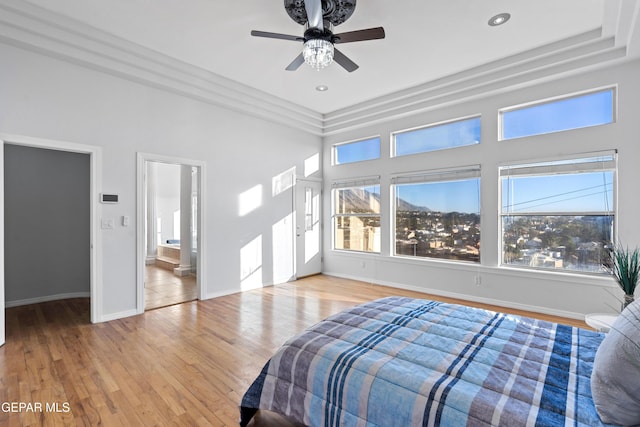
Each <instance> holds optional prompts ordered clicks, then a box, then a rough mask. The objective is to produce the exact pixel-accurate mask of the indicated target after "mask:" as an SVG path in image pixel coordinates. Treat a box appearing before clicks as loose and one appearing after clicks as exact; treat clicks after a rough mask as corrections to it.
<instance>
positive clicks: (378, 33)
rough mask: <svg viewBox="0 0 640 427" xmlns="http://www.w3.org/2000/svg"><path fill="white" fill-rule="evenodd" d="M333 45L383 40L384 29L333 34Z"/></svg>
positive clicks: (377, 28)
mask: <svg viewBox="0 0 640 427" xmlns="http://www.w3.org/2000/svg"><path fill="white" fill-rule="evenodd" d="M333 37H334V43H351V42H359V41H365V40H376V39H383V38H384V28H382V27H376V28H368V29H366V30H357V31H348V32H346V33H340V34H334V36H333Z"/></svg>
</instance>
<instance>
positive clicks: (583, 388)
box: [240, 297, 606, 427]
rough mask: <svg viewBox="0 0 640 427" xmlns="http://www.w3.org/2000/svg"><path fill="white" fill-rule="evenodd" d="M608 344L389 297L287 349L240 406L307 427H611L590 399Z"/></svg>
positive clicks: (327, 323)
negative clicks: (597, 362) (600, 351)
mask: <svg viewBox="0 0 640 427" xmlns="http://www.w3.org/2000/svg"><path fill="white" fill-rule="evenodd" d="M603 338H604V334H602V333H599V332H594V331H589V330H585V329H580V328H575V327H571V326H565V325H560V324H555V323H550V322H546V321H542V320H536V319H530V318H525V317H519V316H515V315H509V314H504V313H496V312H492V311H488V310H482V309H477V308H471V307H467V306H461V305H456V304H448V303H442V302H436V301H429V300H420V299H411V298H404V297H388V298H383V299H379V300H376V301H372V302H369V303H366V304H362V305H359V306H356V307H353V308H351V309H348V310H345V311H343V312H341V313H338V314H336V315H333V316H331V317H329V318H327V319H325V320H324V321H322V322H320V323H318V324H316V325H314V326H312V327H311V328H309V329H307V330H306V331H304V332H303V333H302V334H299V335H297V336H295V337H293V338H291V339H289V340H288V341H287V342H286V343H285V344H284V345H283V346H282V348H280V350H278V351H277V352H276V354H275V355H274V356H273V357H272V358H271V359H270V360H269V361H268V362H267V363H266V365H265V366H264V368H263V369H262V372H261V373H260V374H259V376H258V377H257V379H256V380H255V381H254V382H253V384H252V385H251V386H250V387H249V389H248V390H247V392H246V393H245V395H244V397H243V399H242V402H241V410H240V412H241V420H240V425H241V426H246V425H247V424H248V423H249V421H250V419H251V417H252V416H253V415H254V413H255V412H256V411H257V410H265V411H274V412H276V413H279V414H283V415H285V416H287V417H289V419H293V420H296V421H297V422H300V423H302V424H304V425H308V426H338V425H340V426H343V425H344V426H365V425H366V426H464V425H472V426H488V425H492V426H497V425H503V426H509V427H513V426H520V425H522V426H524V425H531V426H534V425H535V426H564V425H573V426H589V427H593V426H602V425H606V424H603V422H602V421H601V420H600V418H599V417H598V413H597V411H596V409H595V406H594V403H593V399H592V395H591V387H590V376H591V371H592V367H593V362H594V357H595V355H596V350H597V348H598V346H599V345H600V343H601V341H602V340H603Z"/></svg>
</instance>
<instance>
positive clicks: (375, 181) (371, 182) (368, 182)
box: [331, 175, 384, 255]
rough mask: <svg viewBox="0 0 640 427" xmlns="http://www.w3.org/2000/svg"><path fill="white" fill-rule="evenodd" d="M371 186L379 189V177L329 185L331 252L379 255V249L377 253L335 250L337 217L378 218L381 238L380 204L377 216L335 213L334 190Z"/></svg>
mask: <svg viewBox="0 0 640 427" xmlns="http://www.w3.org/2000/svg"><path fill="white" fill-rule="evenodd" d="M372 186H378V188H379V189H381V187H380V176H379V175H376V176H369V177H362V178H353V179H348V180H337V181H334V182H333V183H332V184H331V250H333V251H339V252H343V251H344V252H355V253H361V254H376V255H379V254H380V253H381V251H382V248H380V250H378V251H360V250H356V249H345V248H336V220H337V218H339V217H348V216H360V217H365V218H366V217H368V218H378V220H379V221H380V237H382V233H383V232H384V230H383V227H382V222H381V221H382V203H381V205H380V212H378V213H377V214H376V213H369V214H351V213H345V214H340V213H337V212H336V210H337V206H336V193H335V192H336V190H344V189H348V188H364V187H372Z"/></svg>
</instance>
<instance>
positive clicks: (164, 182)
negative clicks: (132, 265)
mask: <svg viewBox="0 0 640 427" xmlns="http://www.w3.org/2000/svg"><path fill="white" fill-rule="evenodd" d="M156 171H157V175H156V177H157V181H156V217H160V219H161V220H162V230H161V235H162V238H161V239H160V240H159V241H158V244H161V243H165V242H166V241H167V240H168V239H171V240H174V239H178V240H179V239H180V229H177V230H176V229H174V226H173V225H174V221H173V214H174V212H175V211H179V210H180V165H170V164H166V163H157V164H156Z"/></svg>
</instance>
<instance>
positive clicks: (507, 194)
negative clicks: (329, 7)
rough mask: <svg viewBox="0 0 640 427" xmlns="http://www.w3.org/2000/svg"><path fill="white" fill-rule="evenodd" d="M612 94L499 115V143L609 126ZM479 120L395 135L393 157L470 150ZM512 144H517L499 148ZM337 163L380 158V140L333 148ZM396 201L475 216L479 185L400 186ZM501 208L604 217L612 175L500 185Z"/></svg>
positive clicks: (476, 137) (609, 206)
mask: <svg viewBox="0 0 640 427" xmlns="http://www.w3.org/2000/svg"><path fill="white" fill-rule="evenodd" d="M613 96H614V92H613V90H612V89H610V90H604V91H601V92H596V93H589V94H585V95H580V96H575V97H570V98H567V99H561V100H557V101H552V102H548V103H543V104H538V105H532V106H530V107H525V108H519V109H514V110H512V111H506V112H504V113H503V114H502V120H503V126H504V129H503V137H504V139H511V138H518V137H522V136H528V135H538V134H544V133H550V132H557V131H562V130H569V129H576V128H582V127H587V126H596V125H601V124H607V123H611V122H612V121H613V119H614V110H613V100H614V98H613ZM480 121H481V120H480V117H476V118H472V119H467V120H462V121H457V122H450V123H444V124H442V125H436V126H431V127H426V128H422V129H417V130H415V131H409V132H405V133H399V134H396V141H397V146H396V154H397V155H406V154H412V153H417V152H425V151H430V150H435V149H442V148H450V147H458V146H463V145H469V144H475V143H479V141H480V124H481V123H480ZM504 143H505V144H516V143H520V142H515V141H514V142H504ZM336 152H337V160H338V163H339V164H341V163H350V162H354V161H360V160H372V159H378V158H380V155H381V153H380V139H379V138H372V139H368V140H364V141H359V142H356V143H350V144H344V145H339V146H337V149H336ZM396 191H397V194H396V196H397V197H400V198H402V199H403V200H405V201H407V202H409V203H411V204H414V205H417V206H423V207H427V208H429V209H431V210H434V211H440V212H453V211H457V212H465V213H479V204H480V202H479V200H480V189H479V180H476V179H470V180H461V181H449V182H441V183H428V184H411V185H408V184H407V185H399V186H397V187H396ZM502 191H503V204H504V205H505V207H506V205H509V209H510V211H511V212H515V213H517V212H603V211H608V210H612V209H613V172H592V173H581V174H564V175H553V176H540V177H512V178H511V179H510V180H506V179H505V180H504V181H503V188H502Z"/></svg>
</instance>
